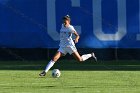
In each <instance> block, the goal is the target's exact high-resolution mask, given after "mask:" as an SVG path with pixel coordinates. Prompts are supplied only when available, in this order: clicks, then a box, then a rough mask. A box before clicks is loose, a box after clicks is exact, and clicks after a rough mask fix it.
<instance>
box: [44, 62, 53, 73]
mask: <svg viewBox="0 0 140 93" xmlns="http://www.w3.org/2000/svg"><path fill="white" fill-rule="evenodd" d="M54 63H55V62H54V61H52V60H51V61H50V62H49V63H48V65H47V66H46V69H45V72H46V73H47V72H48V71H49V69H50V68H51V67H52V66H53V65H54Z"/></svg>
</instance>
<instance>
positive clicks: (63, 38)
mask: <svg viewBox="0 0 140 93" xmlns="http://www.w3.org/2000/svg"><path fill="white" fill-rule="evenodd" d="M62 20H63V24H62V27H61V29H60V44H59V46H60V48H59V49H58V51H57V52H56V54H55V55H54V57H53V58H52V60H51V61H50V62H49V63H48V64H47V66H46V68H45V70H44V71H43V72H41V73H40V74H39V75H40V76H45V75H46V73H47V72H48V71H49V69H50V68H51V67H52V66H53V65H54V63H55V62H57V60H58V59H59V58H60V57H61V56H64V55H66V54H67V53H69V54H70V55H73V56H74V57H75V58H76V59H77V60H78V61H80V62H82V61H85V60H87V59H89V58H90V57H93V58H94V59H95V61H97V58H96V57H95V55H94V53H90V54H84V55H82V56H80V55H79V53H78V51H77V49H76V47H75V43H78V40H79V38H80V37H79V35H78V33H77V32H76V30H75V29H74V27H73V26H72V25H70V21H71V19H70V16H69V15H66V16H64V17H63V18H62ZM72 34H74V35H75V36H76V38H75V39H74V40H73V39H72Z"/></svg>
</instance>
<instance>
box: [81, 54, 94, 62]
mask: <svg viewBox="0 0 140 93" xmlns="http://www.w3.org/2000/svg"><path fill="white" fill-rule="evenodd" d="M81 57H82V61H85V60H87V59H89V58H90V57H92V55H91V54H84V55H82V56H81Z"/></svg>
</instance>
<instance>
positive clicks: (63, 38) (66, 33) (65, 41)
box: [59, 24, 76, 47]
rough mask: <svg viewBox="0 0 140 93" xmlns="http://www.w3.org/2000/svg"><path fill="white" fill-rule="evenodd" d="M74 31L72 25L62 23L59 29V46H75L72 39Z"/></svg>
mask: <svg viewBox="0 0 140 93" xmlns="http://www.w3.org/2000/svg"><path fill="white" fill-rule="evenodd" d="M74 31H76V30H75V29H74V27H73V26H72V25H69V26H68V27H64V25H63V24H62V27H61V29H60V44H59V46H60V47H71V46H75V44H74V42H73V40H72V33H74Z"/></svg>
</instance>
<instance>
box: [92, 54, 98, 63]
mask: <svg viewBox="0 0 140 93" xmlns="http://www.w3.org/2000/svg"><path fill="white" fill-rule="evenodd" d="M91 55H92V57H93V58H94V59H95V61H96V62H97V57H96V56H95V54H94V53H91Z"/></svg>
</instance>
